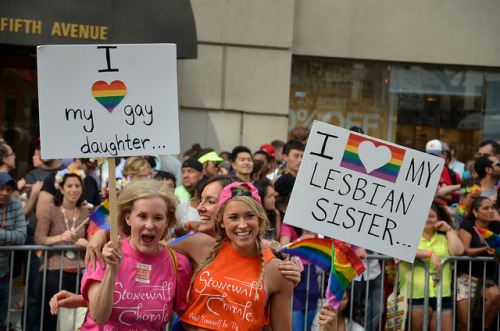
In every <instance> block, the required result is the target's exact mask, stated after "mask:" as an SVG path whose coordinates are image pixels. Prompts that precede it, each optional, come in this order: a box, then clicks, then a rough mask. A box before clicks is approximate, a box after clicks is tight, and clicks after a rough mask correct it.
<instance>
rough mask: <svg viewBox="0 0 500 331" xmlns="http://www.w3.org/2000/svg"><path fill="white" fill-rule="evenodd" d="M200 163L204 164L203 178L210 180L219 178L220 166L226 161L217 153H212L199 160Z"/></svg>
mask: <svg viewBox="0 0 500 331" xmlns="http://www.w3.org/2000/svg"><path fill="white" fill-rule="evenodd" d="M198 162H200V163H201V164H203V177H204V178H210V177H213V176H217V174H218V173H219V168H220V165H221V164H222V162H224V159H223V158H221V157H219V155H217V153H216V152H214V151H212V152H208V153H206V154H205V155H203V156H201V157H200V158H198Z"/></svg>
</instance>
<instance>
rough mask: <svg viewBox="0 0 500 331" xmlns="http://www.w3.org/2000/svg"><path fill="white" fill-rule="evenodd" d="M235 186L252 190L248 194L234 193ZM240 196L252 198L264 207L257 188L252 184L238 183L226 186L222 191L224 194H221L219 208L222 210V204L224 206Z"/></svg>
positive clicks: (242, 192)
mask: <svg viewBox="0 0 500 331" xmlns="http://www.w3.org/2000/svg"><path fill="white" fill-rule="evenodd" d="M233 186H245V187H246V188H248V189H249V190H250V192H247V191H234V192H232V191H231V188H232V187H233ZM238 195H246V196H249V197H252V198H253V199H254V200H255V201H257V202H258V203H259V204H260V205H261V206H262V203H261V202H260V196H259V191H257V189H256V188H255V186H253V185H252V184H251V183H240V182H236V183H231V184H229V185H226V186H224V188H223V189H222V192H221V194H220V197H219V208H220V206H222V204H224V202H226V201H227V200H229V199H231V198H232V197H235V196H238Z"/></svg>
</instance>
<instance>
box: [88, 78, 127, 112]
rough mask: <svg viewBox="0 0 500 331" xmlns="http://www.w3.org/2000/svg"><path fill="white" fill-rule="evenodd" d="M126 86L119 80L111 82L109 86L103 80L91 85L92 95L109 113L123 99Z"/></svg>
mask: <svg viewBox="0 0 500 331" xmlns="http://www.w3.org/2000/svg"><path fill="white" fill-rule="evenodd" d="M126 94H127V86H126V85H125V83H123V82H122V81H121V80H115V81H112V82H111V84H108V83H106V82H105V81H103V80H100V81H97V82H95V83H94V85H92V95H93V96H94V98H95V99H96V100H97V102H99V103H100V104H101V105H103V106H104V108H106V109H107V110H108V111H109V112H110V113H111V112H112V111H113V109H115V107H116V106H118V104H119V103H120V102H121V101H122V100H123V98H125V95H126Z"/></svg>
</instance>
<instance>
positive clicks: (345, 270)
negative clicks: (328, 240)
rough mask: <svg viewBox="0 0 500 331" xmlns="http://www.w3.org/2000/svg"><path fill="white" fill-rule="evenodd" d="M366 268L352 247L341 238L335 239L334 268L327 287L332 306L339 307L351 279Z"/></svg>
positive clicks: (333, 249) (327, 296)
mask: <svg viewBox="0 0 500 331" xmlns="http://www.w3.org/2000/svg"><path fill="white" fill-rule="evenodd" d="M365 270H366V267H365V265H364V264H363V261H361V259H360V258H359V256H358V255H357V254H356V252H355V251H354V250H353V249H352V248H351V247H349V246H347V245H346V244H345V243H344V242H342V241H340V240H335V239H334V240H333V247H332V268H331V272H330V280H329V281H328V288H327V289H326V298H327V299H328V303H330V306H332V308H334V309H338V308H339V305H340V302H341V301H342V297H343V296H344V292H345V290H346V289H347V287H348V286H349V284H350V283H351V281H352V280H353V279H354V277H356V275H361V274H362V273H363V272H364V271H365Z"/></svg>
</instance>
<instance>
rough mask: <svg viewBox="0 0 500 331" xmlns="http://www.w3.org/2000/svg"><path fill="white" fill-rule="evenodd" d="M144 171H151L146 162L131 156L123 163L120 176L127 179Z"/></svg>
mask: <svg viewBox="0 0 500 331" xmlns="http://www.w3.org/2000/svg"><path fill="white" fill-rule="evenodd" d="M144 170H149V171H151V170H152V169H151V165H150V164H149V162H148V160H146V159H144V158H142V157H138V156H132V157H129V158H128V159H127V161H125V165H124V166H123V171H122V174H123V176H124V177H127V176H131V175H137V174H139V173H140V172H141V171H144Z"/></svg>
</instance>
